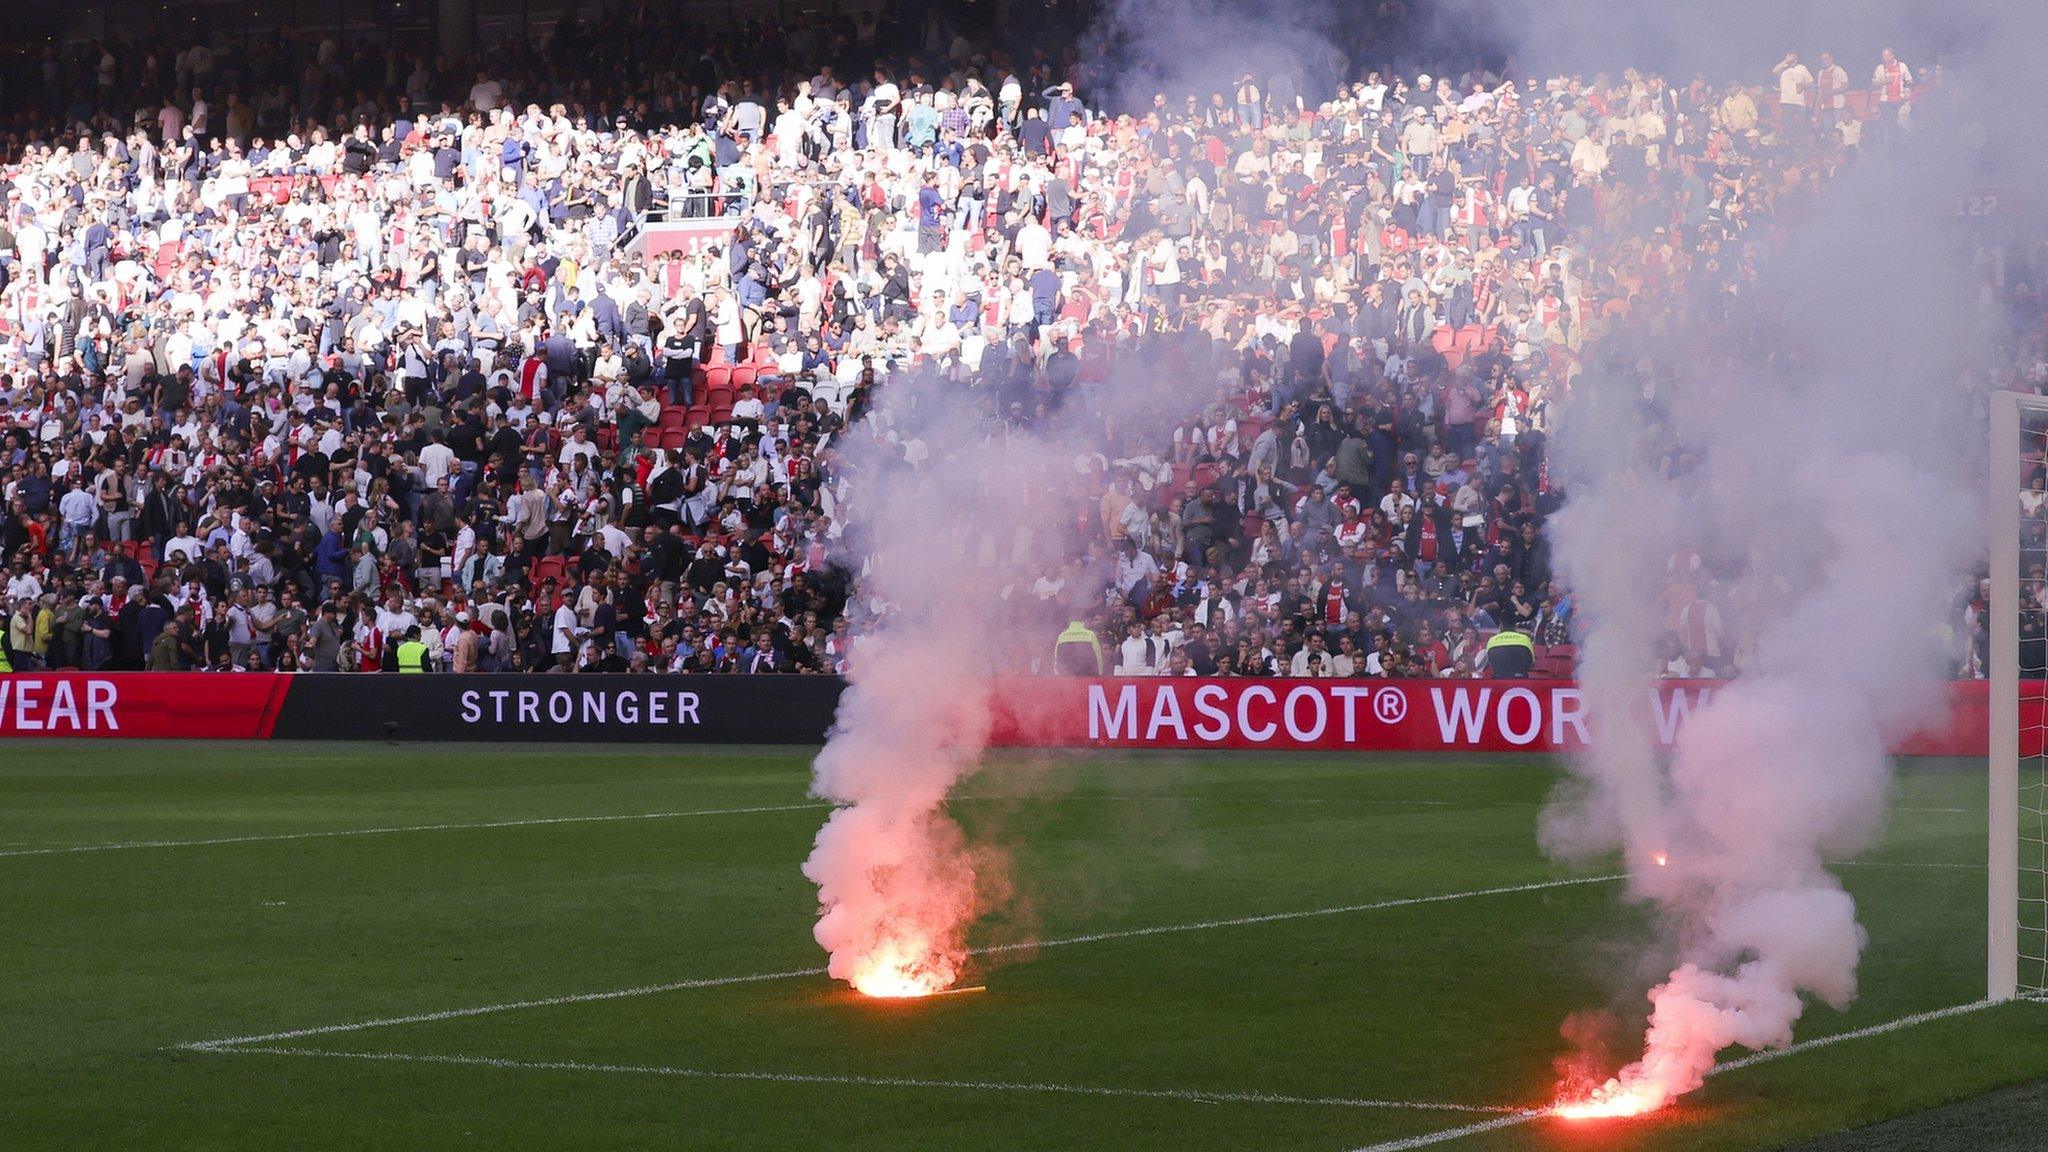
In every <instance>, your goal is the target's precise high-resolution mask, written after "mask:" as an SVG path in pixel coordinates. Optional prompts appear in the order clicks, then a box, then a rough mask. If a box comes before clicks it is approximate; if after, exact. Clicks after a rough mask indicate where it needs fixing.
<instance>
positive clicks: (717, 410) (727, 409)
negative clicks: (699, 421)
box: [711, 404, 732, 424]
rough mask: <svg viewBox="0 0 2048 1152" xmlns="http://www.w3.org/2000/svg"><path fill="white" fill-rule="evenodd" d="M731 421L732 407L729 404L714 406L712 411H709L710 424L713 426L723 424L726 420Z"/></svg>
mask: <svg viewBox="0 0 2048 1152" xmlns="http://www.w3.org/2000/svg"><path fill="white" fill-rule="evenodd" d="M731 419H732V405H730V404H718V405H714V406H713V407H712V409H711V422H712V423H713V424H723V423H725V422H726V421H728V420H731Z"/></svg>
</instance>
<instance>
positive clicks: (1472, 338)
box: [1451, 324, 1486, 354]
mask: <svg viewBox="0 0 2048 1152" xmlns="http://www.w3.org/2000/svg"><path fill="white" fill-rule="evenodd" d="M1452 341H1453V342H1452V345H1451V346H1452V347H1454V348H1456V349H1457V350H1458V351H1460V352H1464V353H1467V354H1469V353H1473V352H1477V351H1479V350H1480V349H1481V348H1484V347H1485V346H1486V327H1485V326H1484V325H1482V324H1467V325H1465V326H1464V327H1463V328H1460V329H1458V331H1457V334H1456V335H1455V336H1454V337H1453V338H1452Z"/></svg>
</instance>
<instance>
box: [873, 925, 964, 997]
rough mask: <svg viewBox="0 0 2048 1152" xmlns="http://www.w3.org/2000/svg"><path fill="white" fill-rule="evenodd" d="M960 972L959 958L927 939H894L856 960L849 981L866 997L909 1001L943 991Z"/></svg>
mask: <svg viewBox="0 0 2048 1152" xmlns="http://www.w3.org/2000/svg"><path fill="white" fill-rule="evenodd" d="M959 975H960V973H959V969H958V966H957V963H956V957H954V956H952V955H950V954H948V953H946V952H945V951H944V950H939V949H934V948H932V947H931V945H930V942H929V941H928V940H920V941H917V942H915V943H911V944H903V943H898V942H896V941H891V942H889V943H887V944H884V945H882V946H881V947H879V948H876V949H875V950H874V951H872V952H869V953H867V954H865V955H862V956H860V957H858V958H857V959H855V961H854V962H853V971H852V974H850V975H849V976H847V978H846V981H847V983H849V984H851V985H853V987H854V990H855V991H857V992H859V993H860V994H861V995H863V996H872V997H874V998H875V999H877V1000H909V999H915V998H917V997H919V996H930V995H933V994H935V993H938V992H941V991H944V990H945V989H946V988H948V987H950V986H951V985H952V983H953V981H954V980H956V979H958V978H959Z"/></svg>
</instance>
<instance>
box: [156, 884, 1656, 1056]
mask: <svg viewBox="0 0 2048 1152" xmlns="http://www.w3.org/2000/svg"><path fill="white" fill-rule="evenodd" d="M1621 878H1622V877H1621V876H1620V875H1612V876H1580V877H1574V878H1571V879H1566V880H1544V881H1539V882H1537V883H1534V884H1513V885H1509V886H1506V887H1501V888H1480V889H1475V890H1473V891H1470V892H1446V893H1442V894H1439V895H1436V896H1408V897H1403V898H1401V899H1397V900H1376V901H1373V902H1372V903H1369V904H1340V905H1338V906H1336V907H1334V908H1308V909H1303V910H1301V911H1296V912H1269V913H1265V914H1263V915H1259V916H1235V917H1231V918H1228V919H1223V920H1201V921H1197V922H1195V923H1192V924H1164V925H1159V926H1156V927H1151V928H1127V929H1123V930H1121V931H1115V932H1090V933H1088V934H1086V935H1082V936H1066V937H1061V938H1058V939H1054V940H1031V941H1025V942H1022V943H1017V944H995V945H991V946H989V947H986V948H975V949H971V950H970V951H971V954H972V955H976V956H987V955H994V954H998V953H1003V952H1018V951H1023V950H1026V949H1033V948H1061V947H1065V946H1067V945H1070V944H1094V943H1098V942H1100V941H1104V940H1127V939H1132V938H1136V937H1141V936H1162V935H1167V934H1169V933H1174V932H1201V931H1206V930H1208V929H1211V928H1236V927H1241V926H1244V925H1248V924H1273V923H1278V922H1280V921H1284V920H1306V919H1310V918H1312V917H1319V916H1341V915H1345V914H1347V913H1351V912H1372V911H1377V910H1379V909H1383V908H1406V907H1410V906H1413V905H1417V904H1441V903H1444V902H1446V901H1451V900H1469V899H1472V898H1475V897H1479V896H1502V895H1507V894H1510V893H1515V892H1536V891H1541V890H1543V889H1546V888H1565V887H1570V886H1573V885H1580V884H1604V883H1608V882H1610V881H1614V880H1619V879H1621ZM824 973H825V969H824V968H822V967H820V968H795V969H791V970H789V971H785V972H757V973H750V974H747V975H741V976H711V977H705V978H702V979H696V980H677V981H673V982H671V983H666V984H648V985H643V986H641V987H638V988H619V989H614V990H611V991H607V992H579V993H575V994H572V995H568V996H550V997H547V998H545V999H539V1000H514V1001H510V1002H507V1003H503V1004H480V1005H477V1006H475V1007H471V1008H451V1009H448V1010H445V1011H441V1012H421V1013H418V1014H415V1015H411V1016H391V1017H387V1018H384V1019H380V1020H359V1021H356V1022H354V1023H350V1024H326V1025H321V1026H319V1027H315V1028H294V1029H291V1030H289V1031H285V1032H267V1033H264V1034H262V1035H259V1036H232V1037H225V1038H222V1039H218V1040H194V1041H191V1042H189V1043H185V1044H179V1045H175V1047H178V1048H181V1049H185V1050H188V1051H193V1052H210V1051H219V1050H222V1049H228V1048H239V1047H242V1046H243V1045H247V1044H268V1043H273V1042H276V1041H279V1040H297V1039H301V1038H303V1037H306V1036H329V1035H334V1034H336V1033H342V1032H362V1031H366V1030H368V1029H371V1028H384V1027H392V1026H397V1025H403V1024H431V1023H434V1022H435V1021H439V1020H454V1019H459V1018H461V1017H465V1016H488V1015H491V1014H494V1013H498V1012H517V1011H520V1010H523V1009H527V1008H552V1007H556V1006H558V1005H562V1004H588V1003H593V1002H596V1001H600V1000H624V999H628V998H631V997H635V996H656V995H660V994H662V993H665V992H681V991H686V990H688V989H692V988H717V987H722V986H724V985H728V984H753V983H760V982H763V981H768V980H792V979H797V978H800V977H805V976H821V975H824Z"/></svg>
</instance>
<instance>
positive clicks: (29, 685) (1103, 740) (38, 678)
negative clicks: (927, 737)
mask: <svg viewBox="0 0 2048 1152" xmlns="http://www.w3.org/2000/svg"><path fill="white" fill-rule="evenodd" d="M843 687H844V685H843V684H842V682H840V681H839V680H837V679H831V678H826V677H801V678H794V679H793V678H790V677H783V676H566V677H554V676H479V675H464V676H455V675H432V674H430V675H424V676H396V675H382V674H351V675H342V674H336V673H328V674H320V673H311V674H303V675H295V676H283V675H275V674H267V673H245V674H236V673H187V672H112V673H86V672H43V673H33V672H31V673H19V674H15V675H0V738H4V737H8V736H21V737H33V736H54V737H70V736H87V737H142V738H185V739H236V740H264V739H270V738H273V737H275V738H278V739H313V740H332V739H400V740H428V741H431V740H536V739H538V740H549V739H554V740H588V741H594V742H600V743H602V742H611V741H617V740H640V741H648V742H655V743H690V742H727V743H730V742H747V741H762V742H768V741H773V742H797V743H816V742H820V741H822V740H824V738H825V732H826V730H827V729H828V728H829V727H830V725H831V722H832V715H833V711H834V708H835V706H836V704H837V701H838V696H839V693H840V691H841V690H842V689H843ZM1722 687H1723V684H1722V682H1719V681H1706V680H1682V681H1665V682H1663V683H1661V684H1659V685H1658V686H1657V687H1656V688H1655V689H1653V690H1651V691H1649V692H1647V693H1646V694H1645V699H1644V707H1645V712H1644V719H1645V721H1646V722H1647V723H1648V724H1649V726H1650V730H1651V731H1652V733H1653V734H1654V735H1655V736H1656V738H1657V739H1658V741H1659V742H1661V743H1663V744H1667V745H1668V744H1670V743H1671V742H1672V740H1673V739H1674V738H1675V737H1676V735H1677V733H1678V731H1679V729H1680V728H1681V727H1683V726H1684V724H1685V722H1686V720H1687V718H1688V717H1689V716H1691V715H1692V714H1694V713H1695V712H1697V711H1699V710H1700V708H1702V707H1704V706H1705V705H1706V704H1707V702H1708V701H1710V700H1711V699H1712V698H1713V694H1714V693H1715V692H1716V691H1719V690H1720V689H1721V688H1722ZM990 688H991V698H992V701H993V703H994V705H995V711H996V717H995V726H994V731H993V733H992V741H991V742H992V743H993V744H994V745H996V746H997V747H1037V748H1184V749H1200V748H1235V749H1270V750H1274V751H1291V750H1312V749H1313V750H1324V751H1354V752H1554V751H1560V750H1565V751H1568V750H1571V749H1574V748H1578V747H1581V746H1583V745H1584V744H1585V743H1586V740H1587V737H1588V731H1587V722H1586V712H1585V699H1584V697H1583V695H1582V694H1581V692H1580V690H1579V687H1578V685H1577V684H1575V683H1574V682H1572V681H1569V680H1249V679H1245V680H1239V679H1232V680H1210V679H1198V678H1192V677H1187V678H1167V677H1134V678H1129V679H1067V678H1055V677H1012V678H1005V679H999V680H996V681H994V682H993V683H992V684H991V686H990ZM2021 691H2022V704H2023V705H2025V706H2030V707H2031V708H2032V709H2033V714H2039V712H2040V710H2041V709H2042V708H2043V706H2044V704H2048V692H2044V687H2043V684H2042V683H2041V682H2039V681H2029V682H2027V683H2025V684H2023V685H2022V688H2021ZM1949 692H1950V698H1949V707H1948V710H1947V714H1946V716H1945V717H1942V718H1941V720H1940V722H1939V723H1937V724H1935V725H1933V726H1929V727H1926V728H1924V729H1923V730H1921V731H1918V732H1914V733H1912V734H1910V735H1906V736H1903V737H1901V738H1900V739H1897V740H1895V741H1894V742H1893V744H1894V749H1895V750H1896V751H1898V752H1900V753H1902V754H1907V755H1918V756H1983V755H1985V753H1986V748H1987V744H1988V742H1989V735H1990V686H1989V685H1988V684H1985V683H1983V682H1982V681H1977V682H1960V683H1956V684H1954V685H1951V686H1950V689H1949ZM2024 710H2025V708H2023V711H2024ZM543 717H545V719H546V720H547V722H546V723H542V722H541V720H542V718H543ZM564 718H567V719H564ZM572 720H573V721H574V722H573V723H571V722H570V721H572ZM2041 746H2042V729H2041V728H2040V727H2038V726H2037V727H2034V728H2032V729H2029V730H2027V731H2023V732H2022V733H2021V749H2020V751H2021V754H2022V755H2039V754H2040V753H2041V750H2042V747H2041Z"/></svg>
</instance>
